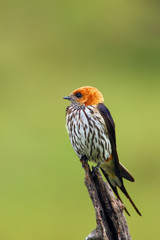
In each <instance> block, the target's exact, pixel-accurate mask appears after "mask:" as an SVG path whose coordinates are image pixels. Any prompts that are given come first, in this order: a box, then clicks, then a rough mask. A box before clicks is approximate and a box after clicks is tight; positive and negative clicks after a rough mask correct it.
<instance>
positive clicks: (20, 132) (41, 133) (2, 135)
mask: <svg viewBox="0 0 160 240" xmlns="http://www.w3.org/2000/svg"><path fill="white" fill-rule="evenodd" d="M159 12H160V4H159V2H158V1H138V0H136V1H129V2H128V1H126V0H124V1H118V0H116V1H95V0H92V1H91V0H88V1H86V0H85V1H84V0H81V1H73V0H70V1H69V0H65V1H61V0H59V1H48V0H46V1H44V2H43V1H36V0H32V1H30V0H29V1H16V0H15V1H11V0H8V1H2V2H1V9H0V29H1V30H0V32H1V34H0V35H1V36H0V53H1V58H0V146H1V151H0V225H1V231H0V239H3V240H11V239H12V240H22V239H23V240H28V239H30V240H36V239H37V240H44V239H47V240H51V239H66V240H72V239H77V240H82V239H84V238H85V237H86V236H87V235H88V234H89V233H90V232H91V231H92V230H93V229H94V228H95V227H96V222H95V214H94V209H93V207H92V204H91V201H90V199H89V195H88V192H87V190H86V187H85V186H84V183H83V182H84V170H83V169H82V167H81V164H80V162H79V160H78V157H77V156H76V154H75V153H74V151H73V149H72V147H71V144H70V141H69V137H68V135H67V132H66V130H65V109H66V107H67V104H68V102H67V101H64V100H62V97H64V96H67V95H68V94H69V93H70V92H72V91H73V90H74V89H76V88H78V87H81V86H84V85H91V86H95V87H97V88H98V89H99V90H100V91H101V92H102V93H103V95H104V98H105V105H106V106H107V107H108V108H109V109H110V111H111V113H112V116H113V118H114V121H115V123H116V134H117V145H118V153H119V158H120V160H121V161H122V163H123V164H124V165H125V166H126V167H127V168H128V169H129V170H130V171H131V172H132V174H133V176H134V177H135V179H136V181H135V183H130V182H125V185H126V188H127V189H128V192H129V193H130V195H131V197H132V198H133V200H134V202H135V203H136V205H137V206H138V208H139V210H140V211H141V212H142V215H143V216H142V217H139V216H138V215H137V214H136V212H135V211H134V209H133V208H132V206H131V204H130V203H129V201H128V200H127V199H126V198H124V197H122V198H123V200H124V202H125V204H126V206H127V209H128V210H129V212H130V213H131V217H128V216H127V222H128V225H129V230H130V234H131V236H132V239H136V240H141V239H146V240H149V239H158V236H159V234H160V230H159V212H160V209H159V202H160V190H159V183H160V157H159V156H160V144H159V137H160V127H159V123H160V16H159ZM121 196H122V194H121Z"/></svg>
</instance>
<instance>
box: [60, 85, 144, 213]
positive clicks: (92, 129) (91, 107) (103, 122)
mask: <svg viewBox="0 0 160 240" xmlns="http://www.w3.org/2000/svg"><path fill="white" fill-rule="evenodd" d="M64 99H67V100H69V101H70V102H71V104H70V106H68V107H67V109H66V127H67V130H68V133H69V137H70V141H71V144H72V146H73V148H74V150H75V152H76V154H77V155H78V157H79V158H80V159H86V160H89V161H93V162H94V163H96V164H97V166H99V167H100V168H101V170H102V172H103V174H104V176H105V177H106V179H107V180H108V182H109V184H110V186H111V188H112V189H113V191H114V193H115V194H116V196H117V197H118V199H120V201H122V200H121V198H120V196H119V194H118V191H117V187H119V188H120V189H121V191H122V192H123V193H124V194H125V195H126V197H127V198H128V199H129V201H130V202H131V204H132V205H133V207H134V208H135V210H136V212H137V213H138V214H139V215H140V216H141V213H140V212H139V210H138V209H137V207H136V206H135V204H134V202H133V201H132V199H131V198H130V196H129V194H128V192H127V190H126V188H125V187H124V184H123V179H122V178H125V179H127V180H129V181H131V182H134V178H133V177H132V175H131V174H130V173H129V171H128V170H127V169H126V168H125V167H124V166H123V165H122V164H121V163H120V162H119V158H118V154H117V150H116V135H115V124H114V121H113V119H112V116H111V114H110V112H109V110H108V108H107V107H106V106H105V105H104V103H103V102H104V98H103V95H102V94H101V93H100V92H99V91H98V89H96V88H94V87H88V86H86V87H81V88H78V89H76V90H75V91H73V92H72V93H71V94H70V95H69V96H68V97H64ZM125 210H126V209H125ZM126 212H127V213H128V215H129V212H128V211H127V210H126Z"/></svg>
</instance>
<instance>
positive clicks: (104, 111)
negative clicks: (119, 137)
mask: <svg viewBox="0 0 160 240" xmlns="http://www.w3.org/2000/svg"><path fill="white" fill-rule="evenodd" d="M98 110H99V112H100V114H101V115H102V117H103V119H104V121H105V124H106V127H107V130H108V133H109V139H110V142H111V146H112V157H113V159H114V162H115V165H116V170H117V173H116V175H117V176H121V177H124V178H126V179H127V180H129V181H131V182H133V181H134V178H133V177H132V175H131V174H130V173H129V171H128V170H127V169H126V168H125V167H124V166H123V165H122V164H121V163H120V162H119V159H118V154H117V150H116V134H115V124H114V121H113V118H112V116H111V113H110V111H109V110H108V108H107V107H106V106H105V105H104V104H103V103H99V104H98Z"/></svg>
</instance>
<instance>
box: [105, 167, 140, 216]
mask: <svg viewBox="0 0 160 240" xmlns="http://www.w3.org/2000/svg"><path fill="white" fill-rule="evenodd" d="M101 171H102V172H103V174H104V176H105V178H106V179H107V181H108V182H109V184H110V186H111V188H112V190H113V192H114V193H115V195H116V196H117V198H118V199H119V200H120V201H121V202H122V203H123V201H122V200H121V198H120V196H119V193H118V190H117V186H118V187H119V188H120V189H121V191H122V192H123V193H124V195H125V196H126V197H127V198H128V199H129V201H130V203H131V204H132V206H133V207H134V209H135V210H136V212H137V213H138V214H139V215H140V216H142V215H141V213H140V211H139V210H138V208H137V207H136V205H135V204H134V202H133V201H132V199H131V197H130V196H129V194H128V192H127V190H126V189H125V187H124V184H123V180H122V179H119V178H118V177H116V179H117V180H118V181H115V183H114V184H113V183H112V182H111V179H109V177H108V175H107V173H106V172H105V170H104V169H102V168H101ZM119 183H120V184H119ZM124 210H125V211H126V213H127V214H128V215H129V216H130V214H129V212H128V210H127V209H126V207H124Z"/></svg>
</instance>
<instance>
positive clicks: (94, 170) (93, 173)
mask: <svg viewBox="0 0 160 240" xmlns="http://www.w3.org/2000/svg"><path fill="white" fill-rule="evenodd" d="M99 165H100V163H98V164H97V165H96V166H95V167H92V177H95V173H96V171H97V170H98V169H99Z"/></svg>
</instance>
